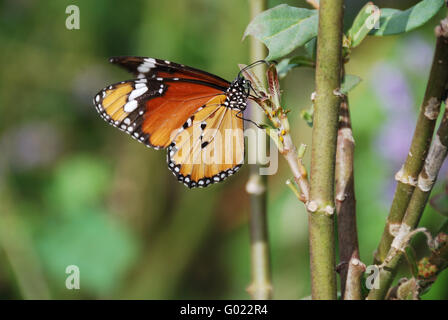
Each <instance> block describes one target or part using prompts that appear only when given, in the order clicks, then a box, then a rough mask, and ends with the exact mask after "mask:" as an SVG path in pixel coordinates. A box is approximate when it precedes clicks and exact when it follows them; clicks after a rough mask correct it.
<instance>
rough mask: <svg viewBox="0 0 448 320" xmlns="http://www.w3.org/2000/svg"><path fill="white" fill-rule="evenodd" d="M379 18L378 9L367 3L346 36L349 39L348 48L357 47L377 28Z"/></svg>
mask: <svg viewBox="0 0 448 320" xmlns="http://www.w3.org/2000/svg"><path fill="white" fill-rule="evenodd" d="M379 18H380V14H379V9H378V7H377V6H375V5H374V4H373V3H372V2H368V3H367V4H366V5H365V6H364V7H363V8H362V9H361V10H360V11H359V13H358V15H357V16H356V18H355V20H354V21H353V24H352V26H351V28H350V29H349V30H348V33H347V36H348V38H349V39H350V47H352V48H354V47H357V46H358V45H359V44H360V43H361V42H362V40H364V38H365V37H366V36H367V35H368V34H369V32H370V31H371V30H372V29H373V28H374V27H375V26H378V21H379Z"/></svg>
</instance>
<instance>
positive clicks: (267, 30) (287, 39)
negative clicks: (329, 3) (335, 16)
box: [243, 4, 318, 60]
mask: <svg viewBox="0 0 448 320" xmlns="http://www.w3.org/2000/svg"><path fill="white" fill-rule="evenodd" d="M317 24H318V15H317V10H309V9H303V8H295V7H291V6H288V5H286V4H281V5H279V6H276V7H274V8H272V9H269V10H266V11H264V12H262V13H260V14H259V15H257V16H256V17H255V18H254V19H253V20H252V21H251V22H250V23H249V25H248V26H247V28H246V31H245V32H244V36H243V39H244V38H245V37H246V36H248V35H251V36H253V37H255V38H257V39H258V40H260V41H262V42H263V43H264V44H265V45H266V46H267V47H268V49H269V55H268V56H267V57H266V60H274V59H278V58H281V57H283V56H285V55H287V54H289V53H291V52H292V51H293V50H294V49H296V48H298V47H300V46H302V45H304V44H305V43H307V42H308V41H310V40H311V39H312V38H314V37H316V36H317Z"/></svg>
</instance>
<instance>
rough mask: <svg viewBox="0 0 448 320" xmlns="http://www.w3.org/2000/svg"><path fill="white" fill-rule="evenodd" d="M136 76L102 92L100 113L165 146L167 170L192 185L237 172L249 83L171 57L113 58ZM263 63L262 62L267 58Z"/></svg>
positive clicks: (137, 135) (137, 136)
mask: <svg viewBox="0 0 448 320" xmlns="http://www.w3.org/2000/svg"><path fill="white" fill-rule="evenodd" d="M110 62H111V63H114V64H118V65H120V66H122V67H123V68H125V69H126V70H128V71H130V72H131V73H133V74H134V76H135V77H136V78H135V79H134V80H129V81H122V82H119V83H116V84H113V85H110V86H108V87H106V88H104V89H103V90H101V91H100V92H99V93H98V94H97V95H96V96H95V98H94V104H95V107H96V109H97V111H98V113H99V114H100V116H101V117H102V118H103V119H104V120H106V121H107V122H108V123H110V124H112V125H113V126H115V127H117V128H119V129H120V130H122V131H124V132H126V133H128V134H130V135H131V136H132V137H133V138H134V139H136V140H137V141H139V142H141V143H144V144H145V145H146V146H148V147H151V148H154V149H167V162H168V168H169V169H170V170H171V171H172V172H173V174H174V175H175V176H176V177H177V179H178V180H179V181H180V182H182V183H184V184H185V185H186V186H187V187H189V188H195V187H206V186H209V185H211V184H213V183H216V182H220V181H223V180H224V179H226V178H227V177H228V176H231V175H233V174H234V173H235V172H236V171H238V169H239V168H240V167H241V165H242V163H243V161H244V135H243V129H244V125H243V120H244V119H243V118H242V117H241V114H242V112H243V111H244V110H245V109H246V106H247V100H248V98H249V97H250V88H251V83H250V81H249V80H246V79H245V78H244V77H243V76H242V75H241V72H240V73H239V74H238V76H237V77H236V79H235V80H233V81H232V82H229V81H227V80H224V79H222V78H220V77H218V76H216V75H213V74H210V73H208V72H205V71H202V70H198V69H195V68H191V67H188V66H185V65H182V64H178V63H174V62H170V61H167V60H160V59H153V58H145V57H114V58H111V59H110ZM263 62H264V61H263Z"/></svg>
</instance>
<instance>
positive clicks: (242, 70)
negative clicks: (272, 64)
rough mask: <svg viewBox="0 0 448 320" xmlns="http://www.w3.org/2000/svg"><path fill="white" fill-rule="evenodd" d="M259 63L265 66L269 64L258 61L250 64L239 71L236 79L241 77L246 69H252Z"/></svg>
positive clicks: (264, 61)
mask: <svg viewBox="0 0 448 320" xmlns="http://www.w3.org/2000/svg"><path fill="white" fill-rule="evenodd" d="M260 63H265V64H266V65H269V62H267V61H266V60H258V61H255V62H252V63H251V64H250V65H248V66H245V67H244V68H243V69H241V70H240V72H239V73H238V77H239V78H240V77H241V74H242V73H243V72H244V71H246V70H247V69H251V68H253V67H255V66H256V65H259V64H260Z"/></svg>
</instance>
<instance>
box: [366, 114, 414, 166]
mask: <svg viewBox="0 0 448 320" xmlns="http://www.w3.org/2000/svg"><path fill="white" fill-rule="evenodd" d="M413 124H414V117H412V116H411V115H409V114H404V115H403V117H400V118H399V117H394V118H393V119H388V120H387V121H386V123H385V124H384V126H383V128H382V129H381V131H380V133H379V136H378V138H377V140H376V141H375V147H376V150H378V152H379V153H380V154H381V156H382V157H383V158H384V159H385V160H386V161H387V162H388V163H389V164H391V167H392V169H393V170H395V169H397V170H398V169H399V168H400V166H401V165H402V164H403V163H404V161H405V159H406V156H407V153H408V151H409V146H410V145H411V140H412V135H413V130H412V129H413Z"/></svg>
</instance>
